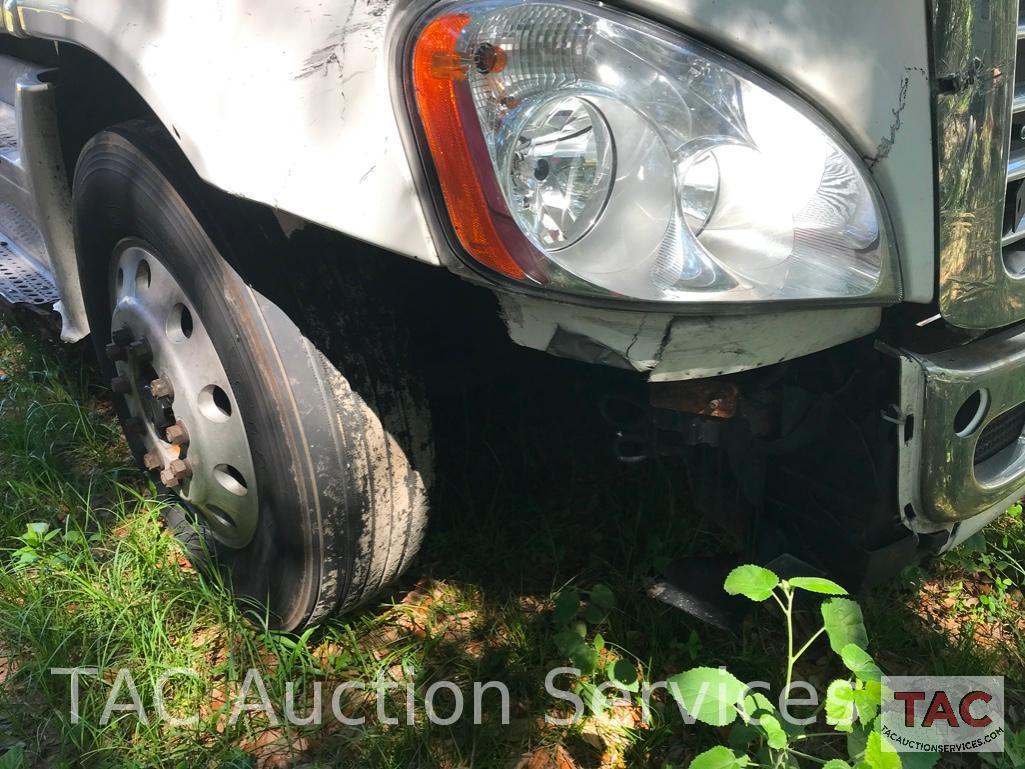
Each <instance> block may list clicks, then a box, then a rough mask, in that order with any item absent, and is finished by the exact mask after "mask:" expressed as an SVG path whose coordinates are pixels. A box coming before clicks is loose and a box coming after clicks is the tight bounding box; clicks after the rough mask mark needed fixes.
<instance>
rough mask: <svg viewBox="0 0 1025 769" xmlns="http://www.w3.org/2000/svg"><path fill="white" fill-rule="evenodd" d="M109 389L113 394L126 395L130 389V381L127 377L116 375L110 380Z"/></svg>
mask: <svg viewBox="0 0 1025 769" xmlns="http://www.w3.org/2000/svg"><path fill="white" fill-rule="evenodd" d="M110 389H111V390H112V391H113V392H114V394H115V395H128V393H130V392H131V391H132V382H131V380H130V379H128V377H123V376H116V377H114V378H113V379H111V380H110Z"/></svg>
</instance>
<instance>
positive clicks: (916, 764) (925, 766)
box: [900, 753, 1020, 769]
mask: <svg viewBox="0 0 1025 769" xmlns="http://www.w3.org/2000/svg"><path fill="white" fill-rule="evenodd" d="M1012 760H1013V759H1012ZM939 762H940V754H939V753H901V754H900V763H901V765H902V766H903V767H904V769H932V768H933V767H934V766H936V764H938V763H939ZM1010 765H1011V766H1019V765H1020V764H1015V763H1012V764H1010Z"/></svg>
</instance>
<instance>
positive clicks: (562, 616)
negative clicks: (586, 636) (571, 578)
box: [552, 588, 580, 625]
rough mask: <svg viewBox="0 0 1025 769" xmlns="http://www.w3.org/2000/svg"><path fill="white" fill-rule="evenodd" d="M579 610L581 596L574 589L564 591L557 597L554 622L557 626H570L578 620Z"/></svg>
mask: <svg viewBox="0 0 1025 769" xmlns="http://www.w3.org/2000/svg"><path fill="white" fill-rule="evenodd" d="M579 609H580V594H579V593H578V592H577V591H576V590H573V589H572V588H570V589H569V590H563V591H562V592H561V593H559V595H557V596H556V597H555V613H554V614H553V616H552V621H553V622H555V624H556V625H568V624H569V623H570V622H572V621H573V620H574V619H576V616H577V611H578V610H579Z"/></svg>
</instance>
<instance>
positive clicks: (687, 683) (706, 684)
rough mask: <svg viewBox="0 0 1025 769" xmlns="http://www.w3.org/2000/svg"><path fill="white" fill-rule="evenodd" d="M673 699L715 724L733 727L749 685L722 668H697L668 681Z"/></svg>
mask: <svg viewBox="0 0 1025 769" xmlns="http://www.w3.org/2000/svg"><path fill="white" fill-rule="evenodd" d="M666 683H667V684H668V686H669V692H670V693H671V694H672V695H673V698H674V699H675V700H676V701H677V702H678V703H679V704H680V706H681V707H682V708H683V709H684V710H686V711H687V712H688V713H689V714H690V715H691V716H692V717H694V718H696V719H697V720H698V721H701V722H702V723H705V724H709V725H711V726H729V725H730V724H732V723H733V722H734V721H735V720H736V718H737V705H738V703H739V702H740V698H741V696H742V695H743V694H744V692H745V691H747V687H746V686H745V685H744V683H743V682H742V681H740V680H739V679H738V678H737V677H736V676H734V675H732V674H731V673H729V672H728V671H726V670H722V669H721V668H694V669H693V670H688V671H687V672H686V673H680V674H679V675H675V676H673V677H672V678H670V679H669V680H668V681H667V682H666Z"/></svg>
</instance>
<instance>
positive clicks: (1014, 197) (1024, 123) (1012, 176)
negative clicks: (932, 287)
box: [1002, 3, 1025, 274]
mask: <svg viewBox="0 0 1025 769" xmlns="http://www.w3.org/2000/svg"><path fill="white" fill-rule="evenodd" d="M1023 10H1025V3H1019V7H1018V32H1017V50H1016V58H1015V64H1014V96H1013V101H1012V107H1011V113H1012V116H1011V146H1010V153H1009V155H1008V160H1007V198H1006V199H1005V201H1004V228H1003V242H1002V245H1003V248H1004V263H1005V264H1006V265H1007V268H1008V269H1009V270H1010V271H1011V272H1012V273H1019V274H1020V273H1022V272H1023V271H1025V51H1023V48H1025V15H1023Z"/></svg>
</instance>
